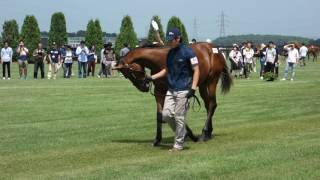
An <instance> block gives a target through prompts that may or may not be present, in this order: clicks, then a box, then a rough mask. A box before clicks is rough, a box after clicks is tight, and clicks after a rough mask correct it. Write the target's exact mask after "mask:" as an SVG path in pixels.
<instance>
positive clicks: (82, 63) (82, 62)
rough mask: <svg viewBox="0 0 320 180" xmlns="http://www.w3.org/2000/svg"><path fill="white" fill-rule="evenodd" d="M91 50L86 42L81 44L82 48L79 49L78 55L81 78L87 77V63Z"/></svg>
mask: <svg viewBox="0 0 320 180" xmlns="http://www.w3.org/2000/svg"><path fill="white" fill-rule="evenodd" d="M88 54H89V49H88V47H87V46H86V45H85V42H84V41H81V42H80V46H78V47H77V50H76V55H77V56H78V70H79V76H78V77H79V78H86V77H87V62H88Z"/></svg>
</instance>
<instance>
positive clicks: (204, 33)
mask: <svg viewBox="0 0 320 180" xmlns="http://www.w3.org/2000/svg"><path fill="white" fill-rule="evenodd" d="M58 11H61V12H63V13H64V14H65V16H66V20H67V31H68V32H74V31H78V30H85V29H86V25H87V23H88V21H89V20H90V19H92V18H98V19H99V20H100V21H101V26H102V28H103V31H106V32H108V33H113V32H116V33H118V32H119V29H120V24H121V20H122V18H123V16H125V15H130V16H131V17H132V20H133V23H134V28H135V31H136V32H137V34H138V36H139V37H144V36H146V34H147V32H148V28H149V22H150V19H151V17H152V16H153V15H159V16H160V17H161V20H162V24H163V25H164V26H166V24H167V22H168V20H169V18H170V17H171V16H178V17H179V18H180V19H181V20H182V22H183V23H184V24H185V26H186V28H187V31H188V33H189V37H190V38H192V37H193V35H194V19H197V20H196V21H197V32H198V33H197V35H198V37H199V39H205V38H216V37H218V36H219V28H218V23H217V22H218V19H219V16H220V14H221V12H222V11H224V13H225V14H226V34H227V35H239V34H249V33H250V34H251V33H253V34H282V35H297V36H304V37H310V38H320V20H319V17H320V1H319V0H264V1H258V0H241V1H238V0H222V1H221V0H218V1H216V0H160V1H154V0H117V1H115V0H89V1H83V0H0V24H1V29H2V25H3V23H4V21H5V20H9V19H16V20H17V21H18V23H19V28H21V25H22V22H23V19H24V17H25V15H27V14H32V15H35V16H36V18H37V20H38V23H39V26H40V29H41V31H48V30H49V27H50V19H51V15H52V14H53V13H54V12H58Z"/></svg>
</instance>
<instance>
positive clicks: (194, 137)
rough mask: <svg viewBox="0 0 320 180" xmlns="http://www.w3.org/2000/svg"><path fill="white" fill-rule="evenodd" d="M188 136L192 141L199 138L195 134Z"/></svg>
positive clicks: (196, 140)
mask: <svg viewBox="0 0 320 180" xmlns="http://www.w3.org/2000/svg"><path fill="white" fill-rule="evenodd" d="M189 138H190V139H191V140H192V141H193V142H198V141H199V138H198V137H197V136H193V135H192V136H189Z"/></svg>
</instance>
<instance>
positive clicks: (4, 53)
mask: <svg viewBox="0 0 320 180" xmlns="http://www.w3.org/2000/svg"><path fill="white" fill-rule="evenodd" d="M12 55H13V51H12V48H11V47H9V44H8V42H7V41H5V42H4V47H3V48H2V49H1V60H0V61H1V63H2V75H3V79H6V67H7V71H8V77H7V78H8V79H10V78H11V74H10V64H11V63H12Z"/></svg>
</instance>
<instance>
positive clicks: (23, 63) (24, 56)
mask: <svg viewBox="0 0 320 180" xmlns="http://www.w3.org/2000/svg"><path fill="white" fill-rule="evenodd" d="M16 52H17V54H18V64H19V74H20V79H24V80H26V79H27V74H28V72H27V68H28V54H29V50H28V49H27V48H26V47H24V42H23V40H21V41H20V42H19V46H18V48H17V50H16Z"/></svg>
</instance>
